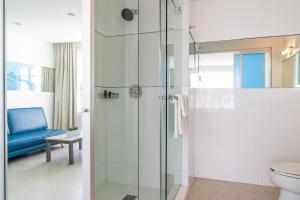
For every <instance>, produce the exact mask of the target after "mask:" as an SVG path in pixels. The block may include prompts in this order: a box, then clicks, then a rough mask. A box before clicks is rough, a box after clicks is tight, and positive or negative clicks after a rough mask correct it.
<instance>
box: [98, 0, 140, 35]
mask: <svg viewBox="0 0 300 200" xmlns="http://www.w3.org/2000/svg"><path fill="white" fill-rule="evenodd" d="M124 8H129V9H138V0H118V1H112V0H99V1H96V9H97V12H96V16H95V17H96V19H95V26H96V27H95V29H96V31H98V32H101V33H102V34H104V35H105V36H117V35H124V34H133V33H138V22H139V20H138V15H135V17H134V19H133V20H132V21H130V22H128V21H126V20H124V19H123V18H122V16H121V11H122V9H124Z"/></svg>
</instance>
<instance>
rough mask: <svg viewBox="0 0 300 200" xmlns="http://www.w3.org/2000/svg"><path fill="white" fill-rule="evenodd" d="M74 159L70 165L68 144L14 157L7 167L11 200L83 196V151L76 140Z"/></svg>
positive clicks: (65, 199) (59, 199) (79, 199)
mask: <svg viewBox="0 0 300 200" xmlns="http://www.w3.org/2000/svg"><path fill="white" fill-rule="evenodd" d="M74 158H75V163H74V164H73V165H69V160H68V159H69V154H68V145H64V148H61V147H59V148H58V147H56V148H55V149H54V150H53V151H52V161H51V162H48V163H47V162H46V152H37V153H34V154H32V155H28V156H24V157H20V158H15V159H12V160H10V161H9V163H8V170H7V182H8V188H7V189H8V200H82V175H81V160H82V157H81V151H79V147H78V143H76V144H74Z"/></svg>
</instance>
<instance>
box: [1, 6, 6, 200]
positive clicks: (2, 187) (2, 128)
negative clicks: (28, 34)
mask: <svg viewBox="0 0 300 200" xmlns="http://www.w3.org/2000/svg"><path fill="white" fill-rule="evenodd" d="M3 10H4V6H3V0H0V13H3ZM3 27H4V26H3V15H0V80H1V81H0V122H1V123H0V131H1V133H0V137H1V138H0V200H4V199H5V197H4V195H5V191H4V189H5V182H4V181H5V171H4V166H5V163H6V162H5V156H4V155H5V151H4V149H5V146H4V145H5V142H4V141H5V140H4V138H6V131H5V127H4V126H5V123H4V120H5V117H4V116H5V114H4V112H5V107H4V97H5V95H4V94H5V91H4V90H3V88H4V77H5V75H4V74H3V72H4V65H3V63H4V62H3V60H4V58H3V55H4V54H3V53H4V52H3V49H4V48H3V46H4V41H3V35H4V34H3V33H4V30H3Z"/></svg>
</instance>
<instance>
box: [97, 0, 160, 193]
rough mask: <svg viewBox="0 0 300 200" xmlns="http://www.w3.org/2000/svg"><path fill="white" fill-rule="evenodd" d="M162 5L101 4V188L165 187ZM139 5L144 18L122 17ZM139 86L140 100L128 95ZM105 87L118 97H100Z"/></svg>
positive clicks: (131, 0)
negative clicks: (106, 185) (162, 167)
mask: <svg viewBox="0 0 300 200" xmlns="http://www.w3.org/2000/svg"><path fill="white" fill-rule="evenodd" d="M159 5H160V1H159V0H155V1H148V0H139V1H138V0H121V1H111V0H98V1H96V30H95V32H96V33H95V35H96V56H95V57H96V69H95V86H97V88H96V89H95V90H96V97H97V98H96V99H95V104H96V107H97V116H96V120H97V121H96V125H97V136H96V145H95V148H96V153H95V158H96V169H95V171H96V174H97V177H96V181H97V186H100V185H101V184H103V183H104V182H113V183H120V184H128V185H137V184H138V181H139V183H140V185H141V186H142V187H150V188H159V187H160V102H159V95H160V88H159V86H160V80H159V79H160V33H159V24H160V21H159V19H160V18H159V17H160V16H159V14H160V13H159ZM138 6H139V10H138V12H139V17H138V16H135V17H134V20H133V21H131V22H127V21H125V20H124V19H122V17H121V10H122V9H123V8H129V9H137V8H138ZM137 33H139V34H137ZM138 82H139V84H140V86H141V87H142V89H143V95H142V97H141V98H140V99H139V100H137V99H133V98H130V96H129V87H130V86H132V85H133V84H137V83H138ZM104 88H106V89H107V90H110V91H113V92H117V93H119V94H120V96H119V98H118V99H110V100H107V99H106V100H105V99H101V98H99V96H97V94H98V93H103V90H104ZM138 108H139V110H138ZM98 120H99V121H98ZM100 121H101V122H100ZM138 129H139V133H138ZM138 134H139V135H138ZM138 148H139V149H138ZM138 167H139V169H138ZM138 173H140V177H139V180H138Z"/></svg>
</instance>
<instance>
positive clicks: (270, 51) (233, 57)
mask: <svg viewBox="0 0 300 200" xmlns="http://www.w3.org/2000/svg"><path fill="white" fill-rule="evenodd" d="M196 44H197V48H196V49H197V52H195V51H190V52H191V55H197V54H199V59H200V62H199V66H198V69H199V72H198V74H196V70H195V69H194V70H193V73H191V81H193V85H194V86H196V85H197V84H196V82H197V75H198V76H199V78H198V82H199V83H198V87H199V88H271V87H272V88H293V87H299V83H300V80H299V61H298V60H299V59H298V58H299V53H298V52H299V50H300V48H299V47H300V35H292V36H279V37H267V38H254V39H242V40H229V41H216V42H203V43H196ZM192 75H193V76H192Z"/></svg>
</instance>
